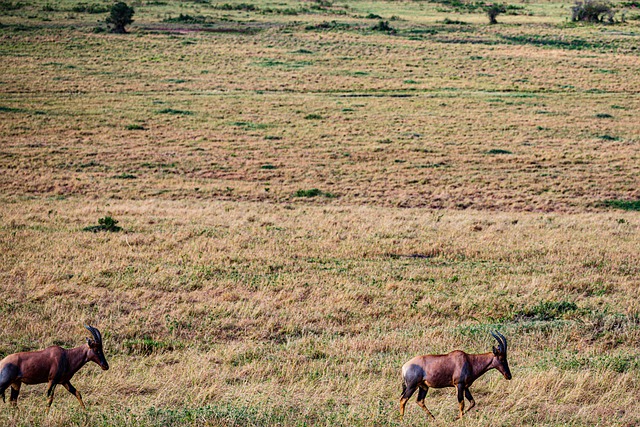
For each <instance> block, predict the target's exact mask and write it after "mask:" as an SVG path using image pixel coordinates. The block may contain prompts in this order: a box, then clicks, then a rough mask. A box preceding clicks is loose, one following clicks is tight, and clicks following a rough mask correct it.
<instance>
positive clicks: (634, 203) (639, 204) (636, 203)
mask: <svg viewBox="0 0 640 427" xmlns="http://www.w3.org/2000/svg"><path fill="white" fill-rule="evenodd" d="M600 205H601V206H604V207H607V208H614V209H622V210H624V211H640V200H605V201H603V202H601V203H600Z"/></svg>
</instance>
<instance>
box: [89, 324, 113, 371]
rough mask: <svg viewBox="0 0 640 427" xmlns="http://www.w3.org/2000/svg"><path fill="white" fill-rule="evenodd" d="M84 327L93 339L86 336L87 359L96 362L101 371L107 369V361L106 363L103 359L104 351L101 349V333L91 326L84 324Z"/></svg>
mask: <svg viewBox="0 0 640 427" xmlns="http://www.w3.org/2000/svg"><path fill="white" fill-rule="evenodd" d="M84 327H85V328H87V330H88V331H89V332H91V335H93V339H91V338H87V345H88V346H89V360H91V361H93V362H95V363H97V364H98V365H99V366H100V367H101V368H102V370H103V371H106V370H107V369H109V363H107V359H105V357H104V352H103V351H102V334H100V331H99V330H98V329H96V328H94V327H93V326H89V325H85V326H84Z"/></svg>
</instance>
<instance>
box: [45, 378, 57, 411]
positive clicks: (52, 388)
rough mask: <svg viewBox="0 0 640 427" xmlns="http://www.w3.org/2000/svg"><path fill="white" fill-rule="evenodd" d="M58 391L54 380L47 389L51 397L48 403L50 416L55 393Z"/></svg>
mask: <svg viewBox="0 0 640 427" xmlns="http://www.w3.org/2000/svg"><path fill="white" fill-rule="evenodd" d="M55 390H56V383H54V382H53V380H51V381H49V386H48V387H47V396H49V399H48V401H47V414H49V411H50V410H51V404H52V403H53V393H54V392H55Z"/></svg>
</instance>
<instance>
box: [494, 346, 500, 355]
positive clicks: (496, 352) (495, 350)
mask: <svg viewBox="0 0 640 427" xmlns="http://www.w3.org/2000/svg"><path fill="white" fill-rule="evenodd" d="M493 354H495V355H496V356H497V355H498V354H500V352H499V351H498V349H497V348H495V347H493Z"/></svg>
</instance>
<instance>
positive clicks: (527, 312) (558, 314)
mask: <svg viewBox="0 0 640 427" xmlns="http://www.w3.org/2000/svg"><path fill="white" fill-rule="evenodd" d="M577 310H578V306H577V305H576V303H574V302H570V301H542V302H540V303H539V304H537V305H534V306H533V307H528V308H524V309H522V310H520V311H518V312H517V313H516V314H515V316H514V319H521V320H522V319H524V320H541V321H551V320H556V319H562V318H564V317H565V316H567V315H570V314H573V313H575V312H576V311H577Z"/></svg>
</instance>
